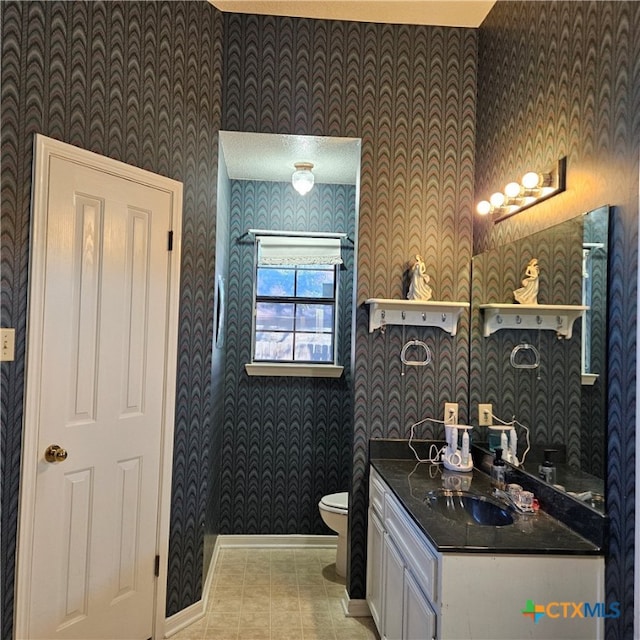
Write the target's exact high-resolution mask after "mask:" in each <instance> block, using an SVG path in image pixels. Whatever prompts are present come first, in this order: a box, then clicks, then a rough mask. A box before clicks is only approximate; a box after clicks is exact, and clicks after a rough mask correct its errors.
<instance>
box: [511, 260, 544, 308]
mask: <svg viewBox="0 0 640 640" xmlns="http://www.w3.org/2000/svg"><path fill="white" fill-rule="evenodd" d="M524 275H525V278H524V280H523V281H522V287H520V289H516V290H515V291H514V292H513V297H514V298H515V299H516V302H519V303H520V304H538V276H539V275H540V268H539V267H538V260H537V259H536V258H531V260H529V264H527V268H526V269H525V272H524Z"/></svg>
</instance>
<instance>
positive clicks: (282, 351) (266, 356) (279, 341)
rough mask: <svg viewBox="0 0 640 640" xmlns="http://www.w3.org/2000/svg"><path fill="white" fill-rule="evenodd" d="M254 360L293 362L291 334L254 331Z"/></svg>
mask: <svg viewBox="0 0 640 640" xmlns="http://www.w3.org/2000/svg"><path fill="white" fill-rule="evenodd" d="M255 360H288V361H291V360H293V333H274V332H271V331H256V355H255Z"/></svg>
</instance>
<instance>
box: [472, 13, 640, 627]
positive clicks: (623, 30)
mask: <svg viewBox="0 0 640 640" xmlns="http://www.w3.org/2000/svg"><path fill="white" fill-rule="evenodd" d="M639 87H640V3H638V2H567V1H563V2H522V1H520V2H509V1H506V2H498V3H497V4H496V5H495V6H494V8H493V10H492V11H491V12H490V13H489V15H488V17H487V19H486V20H485V22H484V23H483V24H482V26H481V29H480V36H479V49H478V114H479V117H478V125H477V134H476V135H477V147H476V163H477V164H476V195H477V198H478V199H480V197H481V196H484V195H485V194H487V193H491V192H492V191H493V190H495V188H496V187H497V186H498V185H501V184H504V183H505V182H507V181H509V180H510V179H513V178H514V177H517V176H518V175H521V174H522V173H523V172H524V171H525V170H527V168H528V167H529V166H535V167H546V166H552V165H553V163H554V162H555V160H556V159H557V158H558V157H560V156H563V155H566V156H567V157H568V161H567V191H566V192H565V193H563V194H560V195H558V196H556V197H554V198H552V199H550V200H549V201H547V202H545V203H542V204H540V205H537V206H536V207H534V208H532V209H529V210H528V211H526V212H523V213H521V214H519V215H517V216H516V217H515V218H514V219H513V220H510V221H506V222H501V223H498V224H495V225H493V223H492V222H491V221H490V220H479V219H476V221H475V222H474V242H475V251H476V252H478V251H482V250H484V249H487V248H489V247H492V246H499V245H500V244H504V243H505V242H508V241H510V240H513V239H516V238H519V237H522V236H524V235H528V234H529V233H530V232H531V231H535V230H538V229H541V228H543V227H546V226H549V225H550V224H553V223H555V222H559V221H561V220H565V219H567V218H570V217H573V216H575V215H577V214H579V213H582V212H584V211H589V210H591V209H594V208H596V207H599V206H602V205H605V204H609V205H612V206H613V212H612V219H613V222H612V226H611V235H610V244H611V256H610V264H609V301H610V305H609V318H608V325H609V330H608V356H609V360H608V396H607V401H608V454H607V496H606V499H607V512H608V514H609V515H610V518H611V529H610V538H609V552H608V557H607V564H606V567H607V569H606V574H607V575H606V599H607V601H609V602H610V601H616V600H617V601H620V602H621V603H622V612H623V613H622V616H621V618H620V619H616V620H612V619H610V620H607V637H608V638H631V637H632V636H633V544H634V531H633V526H634V482H635V478H634V465H635V455H636V452H635V450H634V447H633V446H632V445H631V443H632V442H633V441H634V423H635V383H634V380H635V367H636V361H635V352H636V347H635V329H636V322H637V309H636V287H637V282H636V278H637V271H636V270H637V247H638V213H639V212H638V159H639V156H640V118H639V117H638V114H640V92H639V91H638V88H639Z"/></svg>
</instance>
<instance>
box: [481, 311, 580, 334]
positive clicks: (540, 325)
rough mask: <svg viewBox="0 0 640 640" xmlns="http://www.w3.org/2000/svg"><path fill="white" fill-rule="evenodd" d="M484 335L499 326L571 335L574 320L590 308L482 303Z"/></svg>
mask: <svg viewBox="0 0 640 640" xmlns="http://www.w3.org/2000/svg"><path fill="white" fill-rule="evenodd" d="M480 308H481V309H482V310H483V311H484V331H483V335H484V337H485V338H486V337H488V336H490V335H491V334H492V333H495V332H496V331H499V330H500V329H552V330H553V331H555V332H556V333H557V334H558V337H563V338H566V339H567V340H568V339H569V338H571V335H572V332H573V323H574V322H575V320H576V319H577V318H579V317H581V316H582V315H583V314H584V312H585V311H586V310H587V309H588V308H589V307H585V306H582V305H575V304H506V303H505V304H500V303H497V304H481V305H480Z"/></svg>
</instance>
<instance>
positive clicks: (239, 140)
mask: <svg viewBox="0 0 640 640" xmlns="http://www.w3.org/2000/svg"><path fill="white" fill-rule="evenodd" d="M220 145H221V147H222V152H223V156H224V160H225V164H226V167H227V173H228V174H229V178H231V179H232V180H261V181H267V182H288V181H289V180H291V174H292V173H293V172H294V171H295V168H294V166H293V165H294V164H295V163H296V162H312V163H313V165H314V167H313V174H314V175H315V178H316V182H318V183H328V184H356V181H357V177H358V174H359V173H360V139H359V138H332V137H325V136H294V135H284V134H271V133H245V132H241V131H220Z"/></svg>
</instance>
